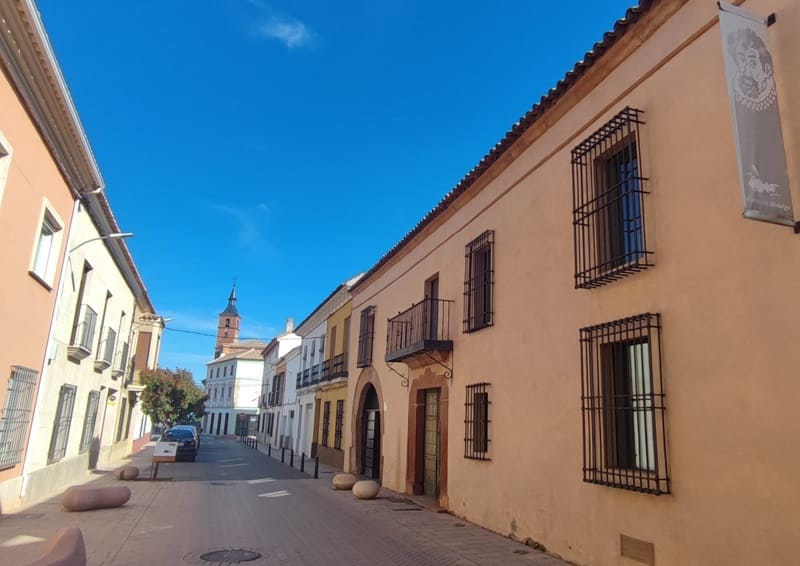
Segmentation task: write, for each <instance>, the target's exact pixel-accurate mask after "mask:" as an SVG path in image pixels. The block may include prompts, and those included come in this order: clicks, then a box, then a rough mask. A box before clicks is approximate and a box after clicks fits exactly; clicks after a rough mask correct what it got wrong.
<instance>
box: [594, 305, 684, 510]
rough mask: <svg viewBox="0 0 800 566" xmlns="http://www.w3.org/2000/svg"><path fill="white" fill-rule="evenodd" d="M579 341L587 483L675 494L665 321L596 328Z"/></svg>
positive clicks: (644, 319) (634, 320)
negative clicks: (670, 463)
mask: <svg viewBox="0 0 800 566" xmlns="http://www.w3.org/2000/svg"><path fill="white" fill-rule="evenodd" d="M580 334H581V352H582V356H583V362H582V364H581V366H582V368H583V377H582V391H583V395H582V398H583V403H582V412H583V431H584V442H583V480H584V481H585V482H588V483H597V484H600V485H607V486H611V487H619V488H622V489H630V490H633V491H641V492H646V493H652V494H655V495H660V494H662V493H670V479H669V474H668V466H667V450H666V427H665V422H664V421H665V416H664V413H665V406H664V388H663V382H662V375H661V355H660V344H661V317H660V315H658V314H650V313H647V314H642V315H638V316H634V317H630V318H625V319H621V320H617V321H614V322H609V323H605V324H601V325H598V326H591V327H589V328H583V329H581V332H580Z"/></svg>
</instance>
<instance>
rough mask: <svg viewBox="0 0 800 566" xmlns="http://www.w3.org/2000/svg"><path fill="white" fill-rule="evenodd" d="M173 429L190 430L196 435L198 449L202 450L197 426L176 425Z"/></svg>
mask: <svg viewBox="0 0 800 566" xmlns="http://www.w3.org/2000/svg"><path fill="white" fill-rule="evenodd" d="M172 428H181V429H185V430H189V431H191V432H192V433H193V434H194V439H195V440H196V441H197V447H198V448H200V430H199V429H198V428H197V426H195V425H189V424H187V425H175V426H173V427H172Z"/></svg>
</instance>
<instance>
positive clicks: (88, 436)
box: [80, 391, 100, 453]
mask: <svg viewBox="0 0 800 566" xmlns="http://www.w3.org/2000/svg"><path fill="white" fill-rule="evenodd" d="M99 404H100V392H99V391H90V392H89V399H88V400H87V401H86V415H85V416H84V417H83V433H82V434H81V448H80V451H81V452H82V453H83V452H86V451H87V450H89V448H90V447H91V446H92V437H93V436H94V424H95V422H96V421H97V407H98V405H99Z"/></svg>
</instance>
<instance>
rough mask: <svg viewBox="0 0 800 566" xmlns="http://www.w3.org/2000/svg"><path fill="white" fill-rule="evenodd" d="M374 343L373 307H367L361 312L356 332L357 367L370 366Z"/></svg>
mask: <svg viewBox="0 0 800 566" xmlns="http://www.w3.org/2000/svg"><path fill="white" fill-rule="evenodd" d="M374 341H375V307H374V306H369V307H367V308H365V309H364V310H363V311H361V326H360V328H359V330H358V362H357V364H356V366H357V367H360V368H365V367H368V366H371V365H372V344H373V342H374Z"/></svg>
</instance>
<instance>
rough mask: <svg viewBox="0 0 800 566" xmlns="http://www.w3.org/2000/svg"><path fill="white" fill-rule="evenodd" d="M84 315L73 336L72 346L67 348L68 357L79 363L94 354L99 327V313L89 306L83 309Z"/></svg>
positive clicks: (82, 314)
mask: <svg viewBox="0 0 800 566" xmlns="http://www.w3.org/2000/svg"><path fill="white" fill-rule="evenodd" d="M81 310H82V313H81V316H80V318H79V319H78V321H79V322H78V325H77V326H76V327H75V329H74V332H73V334H72V336H73V338H72V344H70V346H69V347H68V348H67V357H69V359H71V360H72V361H75V362H79V361H81V360H82V359H84V358H86V357H87V356H88V355H89V354H91V353H92V343H93V342H94V329H95V326H96V325H97V313H96V312H94V309H93V308H92V307H90V306H89V305H83V306H82V307H81Z"/></svg>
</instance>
